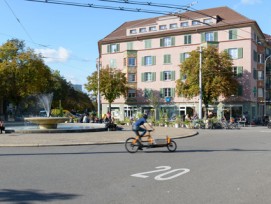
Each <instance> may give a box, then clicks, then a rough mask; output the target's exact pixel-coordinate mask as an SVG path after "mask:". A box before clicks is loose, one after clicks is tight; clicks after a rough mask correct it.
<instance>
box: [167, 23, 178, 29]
mask: <svg viewBox="0 0 271 204" xmlns="http://www.w3.org/2000/svg"><path fill="white" fill-rule="evenodd" d="M169 28H170V29H175V28H177V23H172V24H169Z"/></svg>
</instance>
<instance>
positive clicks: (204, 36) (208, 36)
mask: <svg viewBox="0 0 271 204" xmlns="http://www.w3.org/2000/svg"><path fill="white" fill-rule="evenodd" d="M217 39H218V36H217V32H206V33H201V42H208V41H217Z"/></svg>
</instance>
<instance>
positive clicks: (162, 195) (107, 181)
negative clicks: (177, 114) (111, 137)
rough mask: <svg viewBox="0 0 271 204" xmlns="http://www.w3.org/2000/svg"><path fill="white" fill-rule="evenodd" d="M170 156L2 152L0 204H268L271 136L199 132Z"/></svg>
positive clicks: (71, 149) (85, 149) (70, 150)
mask: <svg viewBox="0 0 271 204" xmlns="http://www.w3.org/2000/svg"><path fill="white" fill-rule="evenodd" d="M175 141H176V142H177V144H178V149H177V151H176V152H174V153H170V152H168V150H167V149H166V148H159V149H158V148H157V149H148V150H144V151H140V152H137V153H135V154H130V153H127V152H126V151H125V148H124V145H123V144H113V145H112V144H111V145H89V146H64V147H16V148H15V147H9V148H5V147H2V148H0V160H1V165H0V172H1V173H0V177H1V178H0V181H1V182H0V202H1V203H13V204H14V203H15V204H33V203H73V204H74V203H77V204H81V203H82V204H88V203H94V204H124V203H125V204H127V203H129V204H138V203H141V204H145V203H146V204H152V203H155V204H162V203H173V204H174V203H176V204H177V203H178V204H180V203H182V204H206V203H208V204H218V203H219V204H229V203H230V204H235V203H238V204H239V203H240V204H241V203H242V204H255V203H257V204H269V203H271V188H270V186H271V162H270V159H271V130H269V129H267V128H266V127H251V128H250V127H249V128H242V129H241V130H199V135H197V136H195V137H189V138H184V139H178V140H175Z"/></svg>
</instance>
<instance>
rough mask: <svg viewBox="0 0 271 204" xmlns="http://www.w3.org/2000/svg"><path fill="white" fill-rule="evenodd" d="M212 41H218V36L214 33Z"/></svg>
mask: <svg viewBox="0 0 271 204" xmlns="http://www.w3.org/2000/svg"><path fill="white" fill-rule="evenodd" d="M214 41H218V34H217V32H214Z"/></svg>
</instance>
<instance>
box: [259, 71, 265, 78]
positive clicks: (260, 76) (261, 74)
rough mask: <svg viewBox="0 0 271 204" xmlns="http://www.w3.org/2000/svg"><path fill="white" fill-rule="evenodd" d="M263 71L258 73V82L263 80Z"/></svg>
mask: <svg viewBox="0 0 271 204" xmlns="http://www.w3.org/2000/svg"><path fill="white" fill-rule="evenodd" d="M263 79H264V77H263V71H258V80H263Z"/></svg>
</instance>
